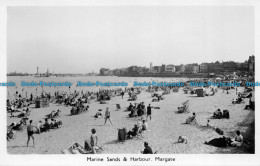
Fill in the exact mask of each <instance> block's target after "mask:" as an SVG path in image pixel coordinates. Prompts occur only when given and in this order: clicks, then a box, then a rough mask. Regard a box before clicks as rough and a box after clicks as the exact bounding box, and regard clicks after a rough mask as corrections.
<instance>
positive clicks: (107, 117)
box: [104, 107, 113, 125]
mask: <svg viewBox="0 0 260 166" xmlns="http://www.w3.org/2000/svg"><path fill="white" fill-rule="evenodd" d="M107 120H109V121H110V123H111V124H112V122H111V120H110V112H109V111H108V107H107V110H106V113H105V123H104V125H105V124H106V122H107ZM112 125H113V124H112Z"/></svg>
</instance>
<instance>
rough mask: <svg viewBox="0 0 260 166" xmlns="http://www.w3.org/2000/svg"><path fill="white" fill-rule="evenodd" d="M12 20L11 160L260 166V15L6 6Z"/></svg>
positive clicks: (244, 9)
mask: <svg viewBox="0 0 260 166" xmlns="http://www.w3.org/2000/svg"><path fill="white" fill-rule="evenodd" d="M5 12H6V20H5V21H6V25H5V27H6V34H5V35H6V37H5V39H6V40H5V41H6V47H5V50H6V51H5V53H6V55H5V60H4V59H3V61H4V62H3V63H4V64H6V69H5V70H4V71H6V72H4V73H3V75H4V76H3V79H2V76H1V79H2V80H0V83H1V87H0V88H1V92H2V90H3V91H5V93H4V94H1V100H2V101H1V102H2V103H4V104H6V105H5V106H4V107H1V108H4V109H5V110H2V113H3V114H1V116H4V119H6V121H5V122H4V124H3V125H1V126H2V127H1V128H2V129H1V131H2V132H3V133H5V138H3V141H5V142H6V144H5V147H1V148H3V151H4V153H6V155H8V156H11V157H14V158H15V156H19V155H23V156H25V157H26V156H28V155H38V156H41V155H50V156H52V155H54V154H55V155H59V156H61V157H63V156H65V155H66V156H69V157H71V156H83V157H84V160H85V162H84V163H85V164H93V162H101V164H102V162H103V160H104V162H110V164H111V163H113V164H127V163H126V162H127V161H131V162H136V164H137V165H138V164H141V163H143V162H144V163H145V165H149V162H154V163H155V164H158V165H160V164H171V165H174V164H175V162H176V161H175V160H178V157H176V156H175V155H183V156H185V155H189V154H193V155H194V154H195V155H206V154H213V156H214V155H220V156H222V155H223V156H224V155H227V154H228V155H230V154H232V155H237V154H240V155H250V156H254V155H256V152H257V151H256V149H257V147H256V142H255V141H256V132H255V131H256V130H255V127H257V126H256V122H255V118H256V116H255V110H256V108H255V102H258V101H256V100H257V97H256V96H257V94H256V92H257V88H258V86H259V85H260V84H259V83H258V80H257V78H255V76H256V68H255V67H256V65H255V64H256V59H257V57H256V51H255V50H256V49H257V48H256V32H255V31H256V22H255V17H256V16H255V13H256V11H255V6H253V5H252V6H249V5H229V6H221V5H206V6H204V5H196V6H192V5H176V6H173V5H151V6H149V5H125V6H124V5H96V6H95V5H91V6H84V5H82V6H80V5H77V6H72V5H71V6H68V5H66V6H65V5H64V6H62V5H56V6H55V5H53V6H49V5H48V6H45V5H39V6H38V5H33V6H29V5H28V6H27V5H26V6H21V5H18V6H15V5H10V6H8V5H7V6H6V8H5ZM1 24H2V22H1ZM1 26H2V25H1ZM1 57H2V55H1ZM4 77H5V78H4ZM258 84H259V85H258ZM4 112H5V113H4ZM146 154H148V155H146ZM104 155H112V156H113V157H104ZM118 155H126V156H127V155H134V157H131V156H130V157H128V158H127V157H118ZM164 155H165V157H163V156H164ZM102 156H103V157H102ZM147 156H149V157H147ZM166 156H167V157H166ZM169 156H172V157H169ZM225 157H226V156H225ZM202 158H203V157H201V163H203V162H202V161H203V159H202ZM212 158H213V157H212ZM219 159H221V157H219V158H218V160H219ZM240 159H241V160H242V158H240ZM126 160H127V161H126ZM185 160H186V161H182V162H187V160H188V158H186V159H185ZM246 160H247V159H244V161H246ZM124 161H125V163H122V162H124ZM213 161H215V160H213ZM238 161H239V160H238ZM86 162H90V163H86ZM215 162H216V161H215ZM220 163H222V164H223V161H222V162H220ZM231 163H232V162H231ZM16 164H19V163H16ZM36 164H40V163H36ZM103 164H104V165H105V163H103ZM182 164H183V163H182ZM190 164H191V163H190ZM250 164H251V165H253V164H256V165H257V163H249V165H250ZM258 164H259V163H258ZM0 165H1V164H0ZM183 165H185V164H183Z"/></svg>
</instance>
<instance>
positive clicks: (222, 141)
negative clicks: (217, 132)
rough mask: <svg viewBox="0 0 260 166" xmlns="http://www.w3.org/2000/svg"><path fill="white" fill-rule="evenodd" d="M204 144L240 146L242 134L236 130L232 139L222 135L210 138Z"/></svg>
mask: <svg viewBox="0 0 260 166" xmlns="http://www.w3.org/2000/svg"><path fill="white" fill-rule="evenodd" d="M205 144H208V145H212V146H216V147H227V146H242V144H243V136H242V134H241V133H240V131H236V136H235V137H234V138H233V139H231V138H228V137H225V136H223V137H220V138H215V139H212V140H210V141H206V142H205Z"/></svg>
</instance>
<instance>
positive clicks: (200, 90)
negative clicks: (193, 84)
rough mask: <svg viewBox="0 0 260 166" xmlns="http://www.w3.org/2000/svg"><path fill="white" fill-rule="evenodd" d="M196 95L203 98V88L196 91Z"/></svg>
mask: <svg viewBox="0 0 260 166" xmlns="http://www.w3.org/2000/svg"><path fill="white" fill-rule="evenodd" d="M196 94H197V96H198V97H204V96H205V92H204V89H203V88H198V89H196Z"/></svg>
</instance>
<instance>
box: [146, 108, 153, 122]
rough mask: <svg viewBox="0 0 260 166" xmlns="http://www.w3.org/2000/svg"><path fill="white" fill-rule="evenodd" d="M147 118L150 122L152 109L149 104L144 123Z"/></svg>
mask: <svg viewBox="0 0 260 166" xmlns="http://www.w3.org/2000/svg"><path fill="white" fill-rule="evenodd" d="M148 117H150V120H152V107H151V104H149V106H148V107H147V116H146V121H147V119H148Z"/></svg>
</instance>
